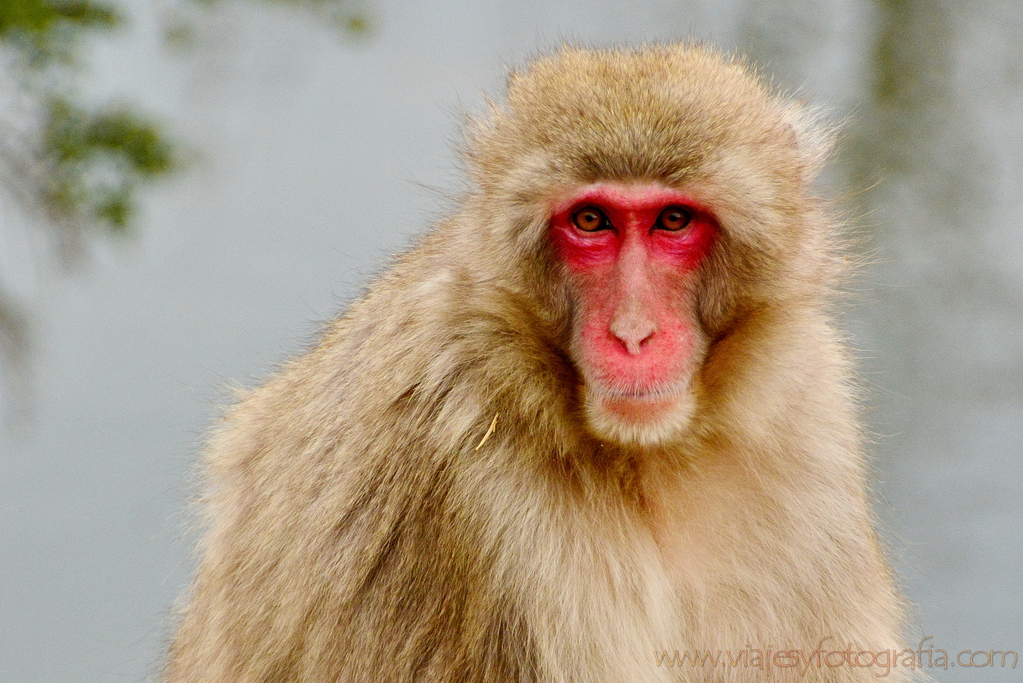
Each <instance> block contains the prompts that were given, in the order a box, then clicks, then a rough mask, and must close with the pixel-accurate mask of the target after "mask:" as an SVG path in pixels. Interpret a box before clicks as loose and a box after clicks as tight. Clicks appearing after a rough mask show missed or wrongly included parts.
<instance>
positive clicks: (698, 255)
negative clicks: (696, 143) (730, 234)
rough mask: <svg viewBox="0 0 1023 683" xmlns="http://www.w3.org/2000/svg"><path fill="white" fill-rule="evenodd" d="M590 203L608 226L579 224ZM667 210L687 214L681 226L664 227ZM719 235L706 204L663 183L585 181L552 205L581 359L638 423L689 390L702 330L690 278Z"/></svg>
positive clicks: (587, 373) (609, 401)
mask: <svg viewBox="0 0 1023 683" xmlns="http://www.w3.org/2000/svg"><path fill="white" fill-rule="evenodd" d="M588 208H591V209H599V211H600V212H601V213H602V214H603V215H604V216H606V217H607V219H608V221H607V223H602V224H601V225H604V226H606V227H604V228H602V229H597V230H595V231H586V230H583V229H580V227H579V226H578V225H577V224H576V220H577V216H578V215H580V214H579V212H580V211H581V210H583V209H588ZM669 208H681V209H684V210H685V212H687V213H688V216H689V222H688V223H687V224H685V227H683V228H681V229H679V230H674V231H672V230H667V229H664V228H663V227H659V225H658V219H659V217H660V216H661V215H662V212H664V211H665V210H666V209H669ZM579 220H580V221H583V219H579ZM583 222H584V221H583ZM587 227H592V226H591V225H588V226H587ZM717 233H718V228H717V223H716V222H715V220H714V218H713V216H712V215H711V214H710V212H709V211H707V209H706V208H705V207H703V206H701V205H700V204H699V203H697V202H696V201H694V200H693V199H692V198H691V197H689V196H688V195H686V194H684V193H682V192H679V191H678V190H673V189H670V188H666V187H664V186H661V185H640V186H636V185H613V184H603V183H601V184H596V185H589V186H587V187H584V188H582V189H581V190H580V191H579V192H577V193H576V194H574V195H573V196H572V197H570V198H568V199H567V200H566V201H564V202H563V203H561V204H559V205H558V206H557V207H556V208H555V210H554V216H553V218H552V220H551V239H552V241H553V243H554V245H555V248H556V249H557V253H558V254H559V256H560V258H561V259H562V260H563V261H564V263H565V264H566V265H567V267H568V269H569V272H570V273H571V275H572V280H573V284H574V285H575V287H576V294H577V297H578V298H577V301H579V303H580V308H579V310H578V311H577V315H578V316H579V317H578V318H577V319H576V328H575V329H576V332H575V334H576V340H575V349H574V352H575V354H576V361H577V363H578V364H579V365H580V367H581V369H582V371H583V375H584V378H585V380H586V382H587V384H588V385H594V386H591V388H592V389H596V390H597V391H598V393H600V394H601V395H602V397H603V400H602V402H603V404H604V407H605V408H607V409H608V410H610V411H612V412H614V413H616V414H618V415H620V416H621V417H623V418H626V419H628V420H630V421H634V420H638V419H640V418H641V417H642V416H643V415H646V414H648V413H649V411H651V410H653V411H654V412H657V411H658V408H659V407H660V408H668V407H670V406H671V405H673V404H674V398H675V396H676V395H677V394H678V392H680V391H683V390H684V389H685V386H680V385H681V384H683V383H687V380H688V376H689V373H687V368H688V367H690V366H691V362H692V355H693V353H694V351H695V349H696V347H697V345H698V334H699V332H698V330H697V329H696V323H695V313H694V306H695V300H694V299H695V297H694V293H693V284H694V283H693V281H694V278H693V277H692V275H693V273H694V272H695V271H696V269H697V268H698V267H699V265H700V263H701V262H702V260H703V259H704V258H705V257H706V255H707V254H708V253H709V252H710V250H711V249H712V247H713V245H714V242H715V238H716V236H717Z"/></svg>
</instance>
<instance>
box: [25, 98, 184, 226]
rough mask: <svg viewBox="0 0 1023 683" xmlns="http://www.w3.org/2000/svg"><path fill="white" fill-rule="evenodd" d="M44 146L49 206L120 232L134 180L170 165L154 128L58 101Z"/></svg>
mask: <svg viewBox="0 0 1023 683" xmlns="http://www.w3.org/2000/svg"><path fill="white" fill-rule="evenodd" d="M49 110H50V116H49V120H48V121H47V125H46V130H45V138H44V142H45V148H46V150H47V153H48V155H49V156H50V165H51V168H52V173H53V176H52V182H51V187H50V188H49V191H48V192H47V201H48V204H49V205H50V206H51V208H53V209H56V210H57V211H58V212H59V213H61V214H63V215H77V216H81V217H83V218H85V219H87V220H94V221H97V222H101V223H105V224H107V225H109V226H110V227H112V228H115V229H122V230H123V229H124V228H125V227H127V225H128V221H129V219H130V217H131V215H132V212H133V204H132V194H133V191H134V189H135V187H136V185H137V184H138V183H139V181H142V180H145V179H147V178H152V177H156V176H159V175H162V174H165V173H167V172H168V171H170V170H171V169H172V167H173V162H172V155H171V148H170V145H169V144H168V143H167V141H166V140H165V139H164V138H163V137H162V136H161V135H160V133H159V131H158V129H157V128H156V127H155V126H154V125H153V124H151V123H148V122H146V121H144V120H142V119H140V118H139V117H137V116H136V115H134V114H132V113H131V112H129V111H127V110H125V109H110V110H106V111H101V112H99V113H90V112H87V111H85V110H83V109H81V108H79V107H77V106H75V105H74V104H72V103H71V102H69V101H67V100H66V99H62V98H59V97H56V98H54V99H53V100H52V101H51V102H50V107H49Z"/></svg>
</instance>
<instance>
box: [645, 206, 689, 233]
mask: <svg viewBox="0 0 1023 683" xmlns="http://www.w3.org/2000/svg"><path fill="white" fill-rule="evenodd" d="M692 220H693V212H692V211H690V210H689V209H687V208H685V207H684V206H669V207H668V208H666V209H665V210H664V211H662V212H661V215H660V216H658V217H657V224H656V225H655V226H654V227H655V228H660V229H661V230H670V231H672V232H676V231H678V230H682V229H683V228H685V227H687V226H688V225H689V224H690V223H691V222H692Z"/></svg>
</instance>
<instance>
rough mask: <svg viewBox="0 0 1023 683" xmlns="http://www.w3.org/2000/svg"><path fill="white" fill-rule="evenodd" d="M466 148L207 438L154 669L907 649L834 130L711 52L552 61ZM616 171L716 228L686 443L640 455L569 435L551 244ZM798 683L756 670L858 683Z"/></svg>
mask: <svg viewBox="0 0 1023 683" xmlns="http://www.w3.org/2000/svg"><path fill="white" fill-rule="evenodd" d="M469 138H470V139H469V142H468V144H467V149H466V151H465V157H466V159H467V163H468V166H469V171H470V178H471V182H472V185H471V189H470V191H469V194H468V196H467V197H466V199H465V201H464V203H463V205H462V208H461V209H460V210H459V211H458V212H457V213H456V214H455V215H454V216H452V217H451V218H450V219H449V220H447V221H446V222H444V223H442V224H440V225H438V226H436V227H435V228H434V229H433V230H432V231H431V232H430V233H429V234H427V235H426V236H425V237H424V238H423V239H422V241H421V243H420V244H419V245H418V246H417V247H416V248H415V249H413V250H411V251H410V252H408V253H407V254H405V255H404V256H402V257H401V258H399V259H398V262H397V263H396V264H395V265H394V266H393V267H392V268H391V269H390V271H389V272H387V273H385V274H384V275H383V276H382V277H380V278H379V279H378V280H377V281H376V282H374V283H373V284H372V286H371V287H370V288H369V291H368V293H367V294H366V295H365V296H364V297H363V298H362V299H361V300H360V301H358V302H357V303H355V304H354V305H352V306H351V308H350V309H349V310H348V311H347V313H345V314H344V315H343V316H342V317H341V318H339V319H338V320H336V321H335V322H334V323H333V324H332V325H331V326H330V328H329V329H328V330H327V331H326V333H325V334H324V335H323V338H322V340H321V341H320V343H319V344H318V346H317V347H316V348H315V349H313V350H312V351H311V352H309V353H307V354H306V355H304V356H302V357H300V358H298V359H296V360H294V361H292V362H290V363H288V364H287V365H286V366H285V367H284V368H283V370H282V371H281V372H280V373H279V374H278V375H277V376H276V377H274V378H272V379H271V380H270V381H269V382H268V383H266V384H265V385H264V386H262V387H260V388H258V389H256V390H255V391H252V392H251V393H250V394H248V395H247V396H245V397H244V398H243V399H242V400H241V401H240V402H239V403H238V404H237V405H236V406H235V407H234V408H233V409H231V410H230V411H229V412H228V414H227V415H226V417H225V418H224V420H223V422H222V423H221V424H220V425H219V426H218V427H217V428H216V430H215V432H214V433H213V435H212V437H211V439H210V443H209V448H208V455H207V458H206V461H205V469H204V474H205V480H206V491H205V497H204V500H203V514H204V520H205V524H206V528H207V531H206V535H205V538H204V540H203V542H202V544H201V548H200V549H201V561H200V564H199V567H198V573H197V576H196V580H195V584H194V587H193V588H192V591H191V593H190V595H189V596H188V598H187V606H186V608H185V609H184V614H183V617H182V621H181V624H180V627H179V631H178V633H177V637H176V639H175V641H174V644H173V646H172V649H171V654H170V658H169V662H168V664H167V667H166V671H165V678H166V680H167V681H172V682H174V683H185V682H188V683H199V682H204V683H213V682H216V683H242V682H245V683H255V682H257V681H258V682H260V683H271V682H284V681H302V682H310V683H339V682H355V681H359V682H367V683H368V682H370V681H372V682H384V681H386V682H394V683H398V682H402V681H545V682H552V683H553V682H559V683H561V682H564V683H568V682H569V681H573V682H589V681H593V682H595V683H596V682H615V683H639V682H645V681H670V680H683V681H717V680H722V681H760V680H764V678H765V672H764V670H762V669H756V668H751V667H735V668H726V667H719V668H717V669H713V668H710V669H708V668H700V667H670V666H666V665H664V663H663V662H662V663H661V665H658V661H657V659H656V657H655V651H665V650H667V651H669V652H673V651H675V650H679V651H682V650H691V651H693V650H697V649H699V650H711V651H715V650H728V649H730V650H732V651H733V652H737V651H739V650H742V649H743V648H749V647H751V648H757V649H762V650H766V649H767V648H769V647H771V648H778V649H795V648H800V649H802V650H804V652H805V653H806V654H809V653H810V652H812V651H813V650H814V649H815V648H816V647H817V646H818V644H819V643H820V641H821V640H822V639H823V638H826V637H828V636H830V637H831V640H830V641H827V642H826V643H825V646H826V648H828V647H830V649H836V650H844V649H846V646H847V644H852V646H853V649H854V650H874V651H878V650H891V649H900V644H901V639H900V619H901V603H900V600H899V598H898V596H897V594H896V591H895V590H894V588H893V583H892V578H891V576H890V572H889V569H888V567H887V565H886V562H885V560H884V558H883V556H882V553H881V551H880V550H879V547H878V542H877V539H876V534H875V530H874V528H873V523H872V517H871V512H870V507H869V501H868V498H867V495H866V493H865V482H864V465H863V456H862V453H861V444H860V442H861V435H860V431H859V428H858V426H857V419H856V415H855V406H854V398H853V395H852V391H851V389H850V382H849V377H850V368H849V363H848V361H847V357H846V356H847V354H846V351H845V349H844V348H843V345H842V343H841V341H840V336H839V335H838V334H837V333H836V331H835V329H834V327H833V325H832V323H831V321H830V319H829V309H830V305H831V299H832V298H833V288H834V281H835V278H836V276H837V275H838V272H837V271H838V269H837V267H836V263H837V262H838V260H837V259H836V258H835V254H834V247H833V235H834V225H833V224H832V222H831V221H830V220H829V219H828V214H827V211H826V207H825V206H824V205H823V204H822V203H821V202H820V201H819V200H818V199H816V198H815V197H814V196H813V194H812V191H811V188H810V182H811V181H812V180H813V177H814V176H815V174H816V172H817V170H818V168H819V165H820V163H821V160H822V159H823V157H824V156H825V155H826V147H827V143H828V140H827V138H828V136H827V134H826V131H823V132H822V131H821V130H819V129H816V128H814V124H813V123H812V118H811V117H809V116H808V115H807V114H805V112H803V111H801V110H800V109H799V108H798V107H796V106H795V105H793V104H791V103H789V102H787V101H784V100H782V99H779V98H777V97H775V96H774V95H772V94H771V93H770V92H768V91H767V90H766V89H765V88H764V87H763V86H762V85H761V84H760V83H759V82H758V80H757V79H756V78H755V77H754V76H753V75H752V74H751V72H750V70H749V69H748V68H747V67H745V66H744V65H743V64H742V63H740V62H737V61H735V60H732V59H729V58H727V57H722V56H720V55H718V54H716V53H714V52H712V51H710V50H707V49H703V48H699V47H687V46H671V47H654V48H646V49H643V50H638V51H628V50H620V51H587V50H575V49H568V48H566V49H564V50H562V51H561V52H559V53H557V54H555V55H553V56H551V57H548V58H543V59H539V60H537V61H536V62H534V63H533V64H531V65H530V66H529V67H528V68H527V69H525V70H524V71H522V72H520V73H514V74H512V76H511V79H510V86H509V93H508V98H507V104H506V105H503V106H498V105H494V106H493V107H492V109H491V111H490V113H489V115H488V116H487V117H486V118H485V120H481V121H477V122H474V123H473V124H472V125H471V126H470V133H469ZM633 180H635V181H641V182H660V183H663V184H665V185H668V186H670V187H677V188H681V189H684V191H686V192H688V193H690V194H692V195H693V196H694V197H697V198H698V199H699V200H700V201H701V202H702V203H704V204H705V205H706V206H709V207H712V208H713V210H714V212H715V215H716V217H717V219H718V221H719V222H720V227H721V237H720V241H719V243H718V244H717V246H716V248H715V250H714V252H713V254H712V255H711V256H710V258H709V259H708V260H707V261H706V262H705V263H704V264H703V265H702V266H701V267H702V271H701V276H700V277H701V282H702V284H701V294H700V299H699V302H700V303H699V311H698V317H699V321H700V325H701V326H702V329H703V331H704V333H705V334H706V336H707V338H708V340H710V341H709V347H708V350H707V354H706V360H705V362H704V364H703V366H702V368H701V369H700V371H699V372H698V374H697V378H696V380H695V381H694V387H695V388H694V390H693V396H692V401H693V402H694V403H695V410H694V412H693V415H692V418H691V420H690V425H689V428H688V429H687V430H686V431H685V433H684V435H683V436H682V437H681V438H677V439H674V440H673V441H671V442H661V443H658V444H656V445H654V446H646V447H642V448H639V447H623V446H616V445H614V444H612V443H602V442H600V441H598V440H597V439H596V438H595V437H593V436H592V435H591V434H592V433H591V431H590V430H589V429H588V427H587V424H586V418H585V414H584V412H583V410H582V409H581V406H580V394H581V387H580V379H579V373H578V372H577V370H576V368H575V367H573V364H572V362H571V360H570V358H569V354H568V352H567V350H566V349H568V348H569V346H570V341H571V340H570V339H569V336H570V334H571V327H572V325H571V316H572V310H573V309H572V301H571V300H570V297H569V295H568V293H567V289H566V287H565V285H564V277H563V271H562V266H561V265H560V264H559V263H557V261H556V260H555V259H554V257H553V255H552V253H551V249H550V248H549V245H548V242H547V232H546V231H547V225H548V223H547V222H548V220H549V216H550V207H551V206H553V205H554V204H555V203H556V202H557V201H558V200H559V198H561V197H564V196H566V194H567V193H569V192H571V191H573V190H574V189H575V188H578V187H580V186H581V185H584V184H587V183H593V182H599V181H614V182H629V181H633ZM495 416H496V417H497V419H496V426H495V428H494V430H493V433H492V434H490V435H489V436H487V437H486V438H484V436H485V435H486V434H487V432H488V428H489V427H490V426H491V424H492V423H493V422H494V418H495ZM797 671H798V669H776V670H774V671H773V672H772V674H771V675H772V677H773V678H774V679H775V680H779V681H786V680H797V679H798V680H810V681H867V680H875V678H876V677H875V674H876V673H878V671H879V670H878V669H872V668H855V667H849V666H839V667H826V666H824V667H813V666H811V667H810V668H809V669H808V670H807V671H806V672H805V675H804V676H802V677H800V676H799V675H798V674H797ZM907 673H908V672H907V670H905V669H903V668H895V669H892V670H891V673H890V675H889V676H888V677H887V678H888V679H889V680H904V678H903V676H905V675H906V674H907ZM787 676H791V678H787Z"/></svg>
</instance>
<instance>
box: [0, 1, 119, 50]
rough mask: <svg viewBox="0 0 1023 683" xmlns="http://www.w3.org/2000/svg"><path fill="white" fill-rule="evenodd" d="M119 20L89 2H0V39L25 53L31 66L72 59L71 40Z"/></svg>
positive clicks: (109, 10) (107, 10) (106, 9)
mask: <svg viewBox="0 0 1023 683" xmlns="http://www.w3.org/2000/svg"><path fill="white" fill-rule="evenodd" d="M119 21H120V19H119V17H118V16H117V13H116V12H114V10H113V9H112V8H110V7H108V6H106V5H101V4H97V3H94V2H90V0H70V1H69V2H47V1H46V0H2V1H0V40H4V41H9V42H12V43H14V44H16V45H17V46H18V47H20V48H22V49H23V50H24V51H25V52H27V53H29V54H28V56H29V58H30V59H31V60H32V62H33V64H35V65H39V64H40V63H43V62H48V61H52V60H55V59H59V60H61V61H70V60H71V59H72V57H73V46H74V38H75V36H76V34H77V32H78V31H80V30H82V29H87V28H102V29H109V28H112V27H114V26H116V25H117V24H118V23H119Z"/></svg>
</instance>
